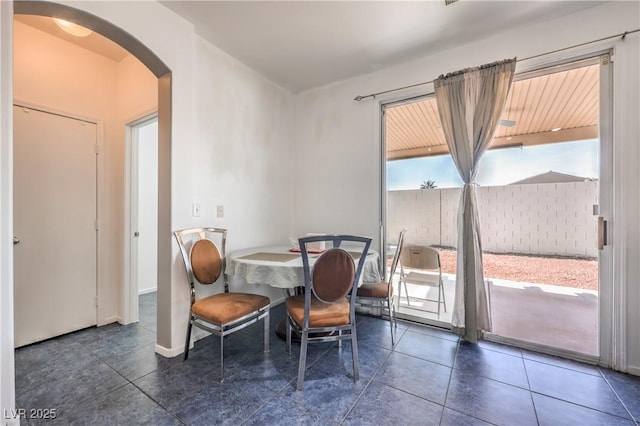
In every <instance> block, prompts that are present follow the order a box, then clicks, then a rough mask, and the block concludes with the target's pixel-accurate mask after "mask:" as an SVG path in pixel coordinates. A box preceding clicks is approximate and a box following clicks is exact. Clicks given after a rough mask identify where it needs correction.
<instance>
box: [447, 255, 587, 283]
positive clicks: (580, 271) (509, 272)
mask: <svg viewBox="0 0 640 426" xmlns="http://www.w3.org/2000/svg"><path fill="white" fill-rule="evenodd" d="M438 251H439V252H440V262H441V263H442V272H445V273H449V274H455V270H456V252H455V251H453V250H445V249H438ZM482 258H483V262H484V276H485V278H497V279H504V280H510V281H520V282H528V283H539V284H552V285H557V286H562V287H572V288H581V289H587V290H597V289H598V261H597V260H590V259H576V258H557V257H541V256H529V255H513V254H491V253H484V254H483V255H482Z"/></svg>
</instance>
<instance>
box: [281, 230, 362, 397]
mask: <svg viewBox="0 0 640 426" xmlns="http://www.w3.org/2000/svg"><path fill="white" fill-rule="evenodd" d="M298 241H299V244H300V251H301V253H302V264H303V270H304V294H300V295H295V296H291V297H288V298H287V299H286V302H285V305H286V309H287V323H286V340H287V353H289V354H290V353H291V330H292V328H293V329H295V330H296V331H297V332H298V333H300V335H301V339H300V345H301V346H300V359H299V361H298V381H297V385H296V389H297V390H299V391H300V390H302V388H303V384H304V374H305V369H306V359H307V345H308V344H309V343H317V342H331V341H338V342H341V341H342V340H346V339H349V340H351V355H352V359H353V381H354V382H357V381H358V379H359V375H360V373H359V367H358V341H357V333H356V319H355V302H356V297H355V293H356V288H357V287H358V282H359V280H360V274H361V272H362V268H363V265H364V263H365V258H366V256H367V252H368V251H369V246H370V245H371V238H368V237H357V236H351V235H319V236H311V237H304V238H300V239H299V240H298ZM318 242H325V243H327V242H329V243H332V246H331V247H330V248H328V249H327V250H326V251H324V252H323V253H322V254H321V255H320V256H319V257H318V258H317V259H316V260H315V263H314V265H313V268H312V266H311V261H310V255H309V252H308V251H307V250H308V248H307V246H308V245H309V244H314V243H318ZM342 243H347V244H348V245H353V244H355V245H356V246H357V254H359V256H354V257H357V259H358V262H357V265H356V262H355V261H354V257H352V253H354V247H351V246H350V247H349V248H348V250H349V251H347V250H346V249H345V248H344V246H342Z"/></svg>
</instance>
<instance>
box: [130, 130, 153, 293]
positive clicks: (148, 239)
mask: <svg viewBox="0 0 640 426" xmlns="http://www.w3.org/2000/svg"><path fill="white" fill-rule="evenodd" d="M132 130H133V141H132V143H133V144H134V150H135V153H136V155H135V157H136V158H135V161H134V163H133V165H134V168H136V169H137V171H135V173H136V178H135V179H134V184H135V185H134V188H133V190H132V193H133V194H134V196H135V198H136V200H135V201H134V205H133V208H134V210H136V212H135V222H137V224H136V225H137V226H134V228H135V231H134V242H136V243H137V244H135V245H134V247H135V248H136V249H135V250H136V255H135V256H134V258H135V259H137V264H136V265H134V268H135V270H136V277H135V278H136V281H137V283H138V294H144V293H151V292H154V291H156V290H157V288H158V283H157V276H158V272H157V269H158V119H157V118H153V119H152V120H150V121H145V122H144V123H142V124H140V125H136V126H134V127H133V129H132Z"/></svg>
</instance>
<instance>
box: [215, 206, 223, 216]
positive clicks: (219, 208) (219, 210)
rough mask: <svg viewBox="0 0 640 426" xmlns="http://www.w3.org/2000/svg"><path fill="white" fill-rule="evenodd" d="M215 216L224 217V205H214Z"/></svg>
mask: <svg viewBox="0 0 640 426" xmlns="http://www.w3.org/2000/svg"><path fill="white" fill-rule="evenodd" d="M216 216H218V217H219V218H222V217H224V206H222V205H218V206H216Z"/></svg>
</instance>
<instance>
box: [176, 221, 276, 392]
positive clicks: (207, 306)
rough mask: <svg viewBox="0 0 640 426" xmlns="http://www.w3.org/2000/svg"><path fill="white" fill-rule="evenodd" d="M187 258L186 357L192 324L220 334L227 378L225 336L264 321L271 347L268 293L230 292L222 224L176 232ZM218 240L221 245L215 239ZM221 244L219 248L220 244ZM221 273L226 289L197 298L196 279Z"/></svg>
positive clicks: (206, 279)
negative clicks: (189, 294)
mask: <svg viewBox="0 0 640 426" xmlns="http://www.w3.org/2000/svg"><path fill="white" fill-rule="evenodd" d="M173 235H174V236H175V238H176V240H177V241H178V246H179V247H180V252H181V253H182V260H183V261H184V265H185V269H186V272H187V279H188V281H189V285H190V286H191V306H190V308H189V323H188V324H187V337H186V341H185V345H184V360H185V361H186V360H187V359H188V358H189V344H190V340H191V327H192V326H194V325H195V326H196V327H198V328H201V329H203V330H205V331H208V332H210V333H212V334H214V335H216V336H219V337H220V381H222V380H223V379H224V337H225V336H227V335H229V334H231V333H234V332H236V331H239V330H241V329H243V328H245V327H247V326H250V325H252V324H255V323H256V322H258V321H259V320H263V321H264V351H265V352H268V351H269V307H270V303H271V301H270V300H269V298H268V297H265V296H260V295H257V294H249V293H232V292H229V284H228V282H227V280H226V277H225V276H224V267H225V246H226V240H227V231H226V230H225V229H219V228H192V229H184V230H180V231H175V232H174V233H173ZM214 239H215V240H217V241H219V244H220V246H218V245H216V243H215V242H214V241H213V240H214ZM218 247H220V248H218ZM221 276H222V280H223V281H224V292H223V293H218V294H214V295H212V296H207V297H203V298H200V299H198V298H197V292H196V282H198V283H200V284H204V285H211V284H214V283H216V282H217V281H219V279H220V277H221Z"/></svg>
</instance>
